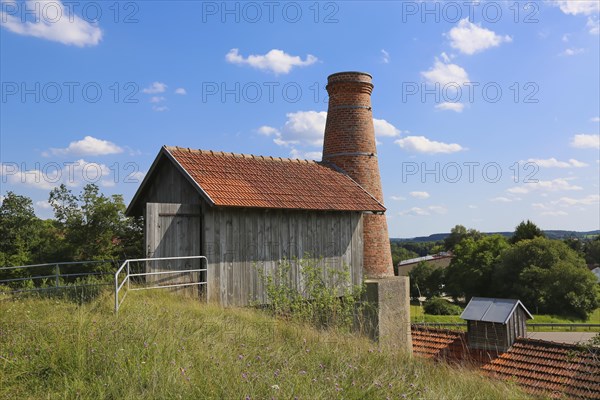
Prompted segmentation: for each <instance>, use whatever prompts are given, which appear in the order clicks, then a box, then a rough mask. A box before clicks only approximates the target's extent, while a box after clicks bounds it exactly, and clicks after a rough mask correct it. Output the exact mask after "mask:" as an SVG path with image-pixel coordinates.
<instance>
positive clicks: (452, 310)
mask: <svg viewBox="0 0 600 400" xmlns="http://www.w3.org/2000/svg"><path fill="white" fill-rule="evenodd" d="M423 309H424V310H425V313H426V314H431V315H457V314H460V312H461V308H460V307H459V306H457V305H456V304H452V303H450V302H449V301H447V300H445V299H442V298H441V297H432V298H430V299H428V300H427V301H426V302H425V304H424V305H423Z"/></svg>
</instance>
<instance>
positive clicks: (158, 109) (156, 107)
mask: <svg viewBox="0 0 600 400" xmlns="http://www.w3.org/2000/svg"><path fill="white" fill-rule="evenodd" d="M152 109H153V110H154V111H156V112H165V111H169V107H167V106H152Z"/></svg>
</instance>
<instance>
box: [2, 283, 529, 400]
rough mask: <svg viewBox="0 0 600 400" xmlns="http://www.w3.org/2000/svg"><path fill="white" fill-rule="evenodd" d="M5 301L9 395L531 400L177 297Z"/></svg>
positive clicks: (350, 339) (253, 313)
mask: <svg viewBox="0 0 600 400" xmlns="http://www.w3.org/2000/svg"><path fill="white" fill-rule="evenodd" d="M112 302H113V298H112V294H111V293H110V292H109V291H106V292H103V293H101V294H100V295H99V297H97V298H96V299H94V300H91V301H88V302H74V301H72V300H70V299H57V298H37V297H29V298H21V299H18V300H12V299H7V298H4V299H0V398H2V399H38V398H44V399H59V398H60V399H62V398H65V399H78V398H79V399H139V398H148V399H173V398H174V399H177V398H180V399H187V398H190V399H206V398H214V399H247V398H251V399H271V398H276V399H293V398H298V399H338V398H339V399H342V398H344V399H386V398H393V399H403V398H408V399H432V400H443V399H491V400H493V399H498V400H505V399H522V398H528V397H527V396H526V395H524V394H523V393H522V392H520V391H519V390H518V389H517V388H516V387H514V386H512V385H508V384H505V383H501V382H497V381H491V380H488V379H486V378H483V377H481V376H480V375H479V374H478V373H477V372H475V371H469V370H465V369H461V368H459V367H451V366H448V365H444V364H433V363H430V362H426V361H424V360H420V359H411V358H409V357H407V356H406V355H404V354H402V353H400V352H395V351H387V352H384V351H380V350H379V349H378V347H377V346H376V345H375V344H374V343H373V342H371V341H369V340H368V339H365V338H360V337H357V336H354V335H351V334H342V333H336V332H333V331H323V330H316V329H313V328H310V327H308V326H304V325H297V324H293V323H290V322H289V321H286V322H283V321H282V320H278V319H274V318H272V317H269V316H267V315H265V314H264V313H261V312H260V311H257V310H251V309H226V310H225V309H222V308H220V307H218V306H214V305H206V304H201V303H199V302H198V301H196V300H193V299H184V298H182V297H180V296H176V295H173V294H170V293H167V292H133V293H130V295H129V297H128V298H127V300H126V301H125V303H124V305H123V307H122V309H121V310H120V312H119V315H118V316H117V315H115V314H114V313H113V310H112V304H113V303H112Z"/></svg>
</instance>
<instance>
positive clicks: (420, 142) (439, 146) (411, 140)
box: [394, 136, 465, 154]
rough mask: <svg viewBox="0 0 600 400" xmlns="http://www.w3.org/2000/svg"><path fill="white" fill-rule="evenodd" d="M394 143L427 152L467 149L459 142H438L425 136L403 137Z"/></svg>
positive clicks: (435, 152)
mask: <svg viewBox="0 0 600 400" xmlns="http://www.w3.org/2000/svg"><path fill="white" fill-rule="evenodd" d="M394 143H396V144H397V145H398V146H400V147H401V148H403V149H405V150H408V151H414V152H417V153H425V154H438V153H444V154H449V153H456V152H458V151H462V150H465V149H464V148H463V147H462V146H461V145H459V144H456V143H442V142H436V141H433V140H429V139H427V138H426V137H424V136H407V137H405V138H403V139H398V140H396V141H395V142H394Z"/></svg>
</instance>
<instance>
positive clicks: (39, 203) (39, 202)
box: [35, 200, 52, 210]
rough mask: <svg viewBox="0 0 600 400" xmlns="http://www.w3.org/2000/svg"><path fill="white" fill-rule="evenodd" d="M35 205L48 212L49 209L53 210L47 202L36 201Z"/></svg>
mask: <svg viewBox="0 0 600 400" xmlns="http://www.w3.org/2000/svg"><path fill="white" fill-rule="evenodd" d="M35 205H36V206H38V208H42V209H44V210H48V209H50V208H52V206H51V205H50V203H48V202H47V201H46V200H40V201H36V202H35Z"/></svg>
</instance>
